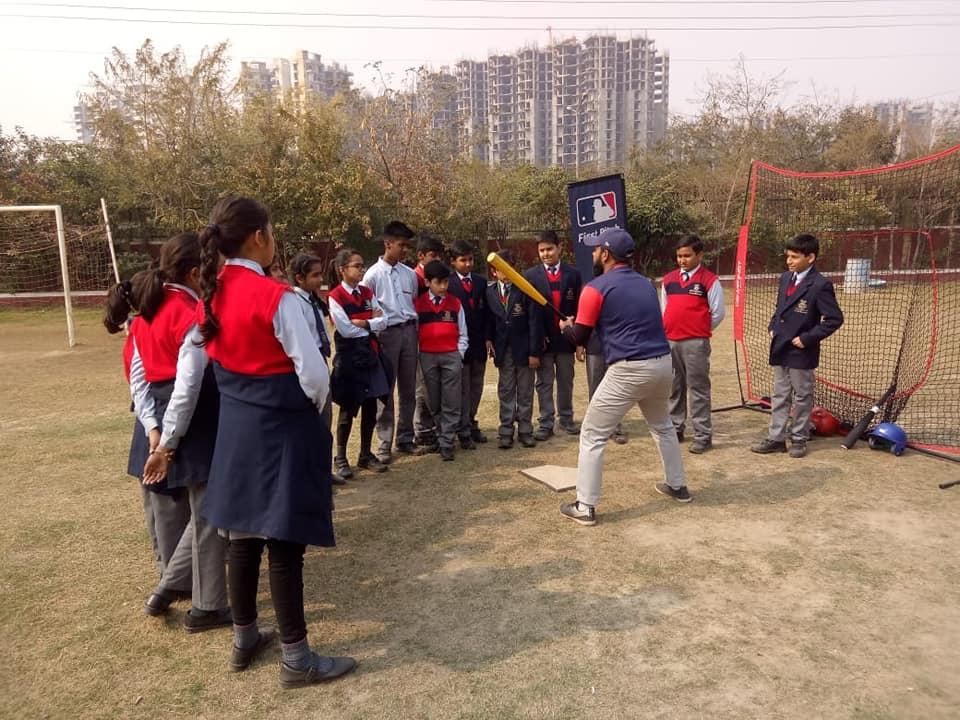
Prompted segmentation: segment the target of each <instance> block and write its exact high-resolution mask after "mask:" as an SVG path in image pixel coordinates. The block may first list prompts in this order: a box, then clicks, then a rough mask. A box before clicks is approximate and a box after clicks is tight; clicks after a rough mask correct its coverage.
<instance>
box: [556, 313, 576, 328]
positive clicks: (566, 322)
mask: <svg viewBox="0 0 960 720" xmlns="http://www.w3.org/2000/svg"><path fill="white" fill-rule="evenodd" d="M559 325H560V329H561V330H566V329H567V328H568V327H573V315H570V316H568V317H565V318H563V319H562V320H560V321H559Z"/></svg>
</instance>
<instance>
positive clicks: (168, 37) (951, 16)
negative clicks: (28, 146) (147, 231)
mask: <svg viewBox="0 0 960 720" xmlns="http://www.w3.org/2000/svg"><path fill="white" fill-rule="evenodd" d="M98 3H99V4H98ZM198 6H199V7H203V8H204V10H203V11H202V12H197V11H195V10H188V8H189V7H190V5H189V4H188V3H187V2H185V0H166V1H162V2H157V1H155V0H72V1H68V2H64V3H55V2H32V3H31V2H25V3H12V2H7V1H6V0H0V28H2V31H0V32H2V38H3V42H2V46H0V67H2V68H3V69H2V71H0V126H2V128H3V130H4V131H5V132H9V131H10V130H11V129H12V128H13V126H15V125H21V126H23V127H24V128H25V129H26V130H27V131H28V132H31V133H35V134H39V135H54V136H59V137H63V138H68V139H72V138H73V137H74V132H73V125H72V108H73V105H74V103H75V100H76V95H77V92H78V91H79V90H81V89H82V88H83V87H84V86H85V85H86V84H87V82H88V75H89V73H90V72H91V71H94V72H97V71H99V70H100V69H101V68H102V66H103V57H104V56H105V55H106V54H107V53H108V52H109V50H110V48H111V47H113V46H116V47H118V48H120V49H121V50H123V51H126V52H129V51H132V50H133V49H134V48H136V47H137V46H138V45H140V44H141V43H142V42H143V40H144V39H145V38H151V39H152V40H153V41H154V43H155V45H156V47H157V48H158V49H160V50H166V49H169V48H171V47H173V46H175V45H180V46H181V47H183V49H184V50H185V52H186V53H187V56H188V57H189V58H190V59H191V60H193V59H195V58H196V57H197V55H198V54H199V52H200V50H201V49H202V48H203V47H204V46H205V45H212V44H214V43H216V42H219V41H221V40H228V41H229V42H230V46H231V56H232V57H233V59H234V64H235V66H236V69H237V70H239V61H240V60H244V59H260V58H264V59H266V58H271V57H277V56H287V55H289V54H290V53H291V52H292V51H293V50H295V49H298V48H303V49H305V50H310V51H313V52H316V53H319V54H320V55H322V56H323V57H324V58H328V59H330V60H336V61H339V62H341V63H343V64H345V65H347V66H348V67H349V68H350V70H352V71H353V73H354V81H355V82H356V83H357V84H360V85H363V86H367V87H370V86H371V79H372V77H373V72H372V70H371V69H370V68H369V67H367V68H365V67H364V65H365V64H366V63H370V62H373V61H376V60H382V61H383V69H384V72H385V73H386V74H387V76H388V78H390V79H392V83H393V84H394V86H399V85H400V84H401V83H402V82H403V79H404V77H405V71H406V69H407V68H411V67H416V66H419V65H428V66H432V67H434V68H439V67H440V66H442V65H452V64H453V63H455V62H456V61H457V60H460V59H463V58H471V59H483V58H485V57H486V56H487V54H488V53H489V52H490V51H499V52H512V51H513V50H515V49H517V48H519V47H521V46H524V45H533V44H537V45H540V46H545V45H547V44H548V42H549V39H550V34H549V32H548V30H547V27H548V26H549V27H551V28H552V35H553V38H554V39H555V40H559V39H563V38H567V37H571V36H574V35H575V36H577V37H579V38H581V39H582V38H584V37H586V36H587V35H589V34H591V32H602V33H616V34H617V35H619V36H620V37H622V38H625V37H627V36H629V35H630V34H631V33H633V34H641V33H642V32H644V30H646V31H647V33H648V35H649V36H650V37H651V38H653V39H654V40H655V41H656V43H657V46H658V48H660V49H661V50H668V51H669V52H670V56H671V75H670V111H671V113H689V112H691V111H692V109H694V108H695V106H696V99H697V97H698V96H699V89H700V88H702V87H703V81H704V79H705V77H706V76H707V74H708V73H710V72H714V73H722V72H726V71H728V70H729V69H730V68H731V67H732V65H733V63H734V61H735V58H736V56H737V55H738V54H740V53H742V54H743V55H744V56H745V58H746V61H747V69H748V71H749V72H750V73H751V74H753V75H757V76H761V75H772V74H775V73H777V72H780V71H781V70H783V71H785V77H786V79H788V80H789V81H790V82H791V87H790V91H789V94H788V97H787V102H788V103H795V102H798V101H802V99H803V98H804V97H807V96H810V95H811V94H812V92H813V90H814V88H815V89H816V92H817V93H818V94H819V95H821V97H822V96H826V97H828V98H830V99H838V100H841V101H858V102H860V101H862V102H866V101H873V100H885V99H891V98H899V97H910V98H916V99H931V100H934V101H937V102H942V101H950V100H955V99H956V98H958V97H960V73H958V72H957V70H958V69H960V47H958V43H957V40H958V38H960V1H958V0H800V1H793V2H786V1H785V0H769V1H766V2H763V1H760V0H741V1H740V2H731V1H730V0H701V1H700V2H694V1H692V0H680V1H675V2H666V1H656V0H654V1H650V2H626V1H624V0H618V1H612V2H595V1H592V0H591V1H587V0H579V1H578V0H560V1H557V0H550V1H546V0H524V1H522V2H521V1H520V0H390V1H389V2H387V1H384V0H380V1H379V2H377V1H376V0H351V1H350V2H341V1H339V0H337V1H333V0H320V1H319V2H314V3H308V2H304V1H303V0H277V2H276V4H273V3H263V2H261V3H256V2H252V0H230V2H226V1H225V0H207V2H205V3H202V4H199V3H198V4H197V5H194V7H198ZM23 16H31V17H23ZM39 16H43V17H39ZM404 16H406V17H404ZM81 18H88V19H81ZM169 21H173V22H169ZM877 26H883V27H877ZM751 28H752V29H751Z"/></svg>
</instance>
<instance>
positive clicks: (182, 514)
mask: <svg viewBox="0 0 960 720" xmlns="http://www.w3.org/2000/svg"><path fill="white" fill-rule="evenodd" d="M140 487H141V488H143V516H144V519H145V520H146V524H147V532H148V533H150V541H151V543H152V544H153V552H154V559H155V560H156V563H157V570H159V571H160V587H162V588H164V589H166V590H175V591H178V592H180V591H182V592H186V591H187V590H189V589H190V565H189V564H188V565H187V566H186V567H182V566H179V565H178V566H176V567H173V568H171V566H170V565H171V561H173V559H174V555H175V553H176V551H177V546H178V545H179V544H180V538H182V537H183V535H184V533H186V532H187V528H188V527H190V500H189V499H188V498H187V495H186V494H182V495H180V496H179V497H174V496H171V495H162V494H161V493H155V492H151V491H150V490H147V488H146V487H145V486H143V485H141V486H140ZM192 531H193V530H192V528H191V529H190V532H192ZM178 562H179V560H178ZM165 582H170V583H172V584H171V585H166V584H164V583H165Z"/></svg>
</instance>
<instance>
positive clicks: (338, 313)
mask: <svg viewBox="0 0 960 720" xmlns="http://www.w3.org/2000/svg"><path fill="white" fill-rule="evenodd" d="M340 285H341V287H343V289H344V290H346V291H347V292H348V293H350V294H351V295H352V294H353V290H354V288H352V287H350V285H348V284H347V283H346V282H341V283H340ZM327 305H328V306H329V307H330V318H331V319H332V320H333V325H334V327H336V329H337V332H338V333H340V336H341V337H345V338H358V337H366V336H367V335H369V334H370V333H371V332H375V333H378V332H380V331H381V330H383V329H384V328H385V327H386V326H387V318H386V316H384V315H381V316H380V317H372V318H370V319H369V320H367V322H368V323H369V324H370V329H369V330H366V329H365V328H362V327H357V326H356V325H354V324H353V322H352V321H351V320H350V317H349V316H348V315H347V313H346V311H345V310H344V309H343V306H342V305H341V304H340V303H338V302H337V301H336V299H335V298H334V297H333V296H332V295H328V296H327ZM370 306H371V307H372V308H373V309H374V310H379V309H380V303H378V302H377V297H376V295H374V296H373V298H372V299H371V300H370Z"/></svg>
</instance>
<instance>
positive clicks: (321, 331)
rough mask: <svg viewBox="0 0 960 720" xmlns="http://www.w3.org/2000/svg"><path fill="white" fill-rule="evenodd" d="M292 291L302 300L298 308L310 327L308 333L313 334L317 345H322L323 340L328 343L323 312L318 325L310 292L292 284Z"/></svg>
mask: <svg viewBox="0 0 960 720" xmlns="http://www.w3.org/2000/svg"><path fill="white" fill-rule="evenodd" d="M291 287H293V291H294V292H295V293H296V294H297V297H298V298H300V300H302V301H303V302H302V303H301V305H300V309H301V310H302V311H303V317H304V319H305V320H306V321H307V326H308V327H309V328H310V333H311V334H312V335H313V339H314V340H315V341H316V343H317V347H321V346H322V345H323V341H324V340H326V341H327V345H329V344H330V338H329V336H328V335H327V329H326V328H325V327H324V326H323V322H322V320H323V313H320V318H321V322H320V325H317V314H316V313H315V312H314V311H313V308H314V304H313V303H314V300H313V298H312V297H311V295H312V293H310V292H308V291H307V290H304V289H303V288H302V287H300V286H299V285H293V286H291ZM319 311H320V308H319V307H318V308H317V312H319Z"/></svg>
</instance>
